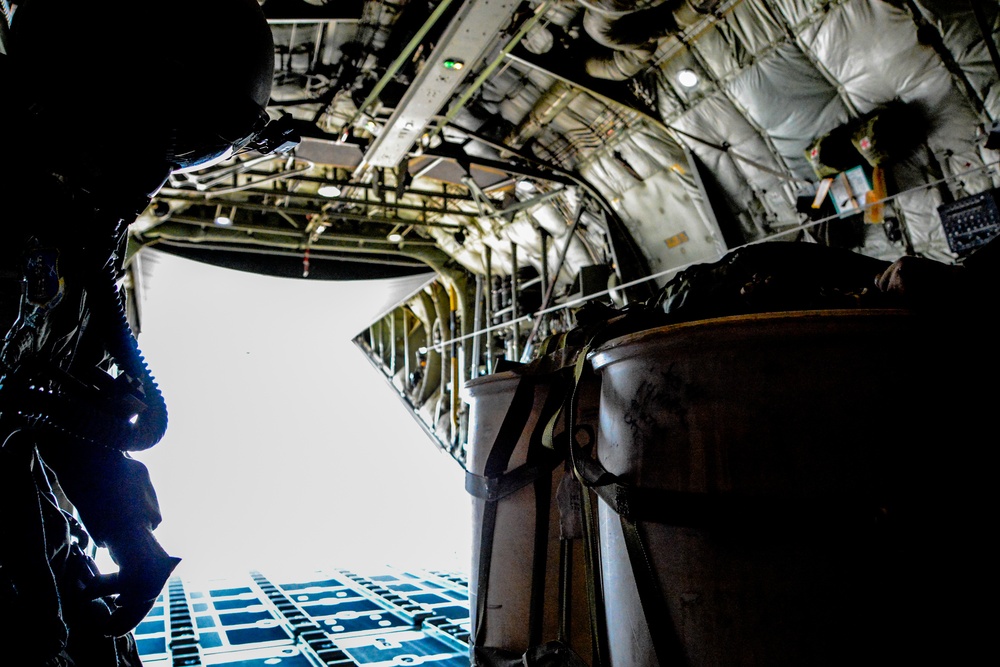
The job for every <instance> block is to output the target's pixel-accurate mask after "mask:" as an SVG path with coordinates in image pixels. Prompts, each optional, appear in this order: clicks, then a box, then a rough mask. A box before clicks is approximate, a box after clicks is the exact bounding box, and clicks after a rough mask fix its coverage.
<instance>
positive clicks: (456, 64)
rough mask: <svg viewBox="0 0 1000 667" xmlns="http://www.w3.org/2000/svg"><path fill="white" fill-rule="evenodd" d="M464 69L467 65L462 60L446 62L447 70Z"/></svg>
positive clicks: (448, 60) (449, 59)
mask: <svg viewBox="0 0 1000 667" xmlns="http://www.w3.org/2000/svg"><path fill="white" fill-rule="evenodd" d="M463 67H465V63H463V62H462V61H461V60H452V59H451V58H448V59H447V60H445V61H444V68H445V69H462V68H463Z"/></svg>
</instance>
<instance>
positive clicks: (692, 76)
mask: <svg viewBox="0 0 1000 667" xmlns="http://www.w3.org/2000/svg"><path fill="white" fill-rule="evenodd" d="M677 83H679V84H681V85H682V86H684V87H685V88H694V87H695V86H697V85H698V75H697V74H696V73H695V71H694V70H693V69H682V70H681V71H680V72H678V73H677Z"/></svg>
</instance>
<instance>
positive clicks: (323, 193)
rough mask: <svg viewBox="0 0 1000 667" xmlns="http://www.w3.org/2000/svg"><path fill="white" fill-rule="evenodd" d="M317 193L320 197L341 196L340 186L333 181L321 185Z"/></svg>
mask: <svg viewBox="0 0 1000 667" xmlns="http://www.w3.org/2000/svg"><path fill="white" fill-rule="evenodd" d="M316 194H318V195H319V196H320V197H339V196H340V188H338V187H337V186H336V185H333V184H332V183H328V184H327V185H321V186H320V187H319V190H317V191H316Z"/></svg>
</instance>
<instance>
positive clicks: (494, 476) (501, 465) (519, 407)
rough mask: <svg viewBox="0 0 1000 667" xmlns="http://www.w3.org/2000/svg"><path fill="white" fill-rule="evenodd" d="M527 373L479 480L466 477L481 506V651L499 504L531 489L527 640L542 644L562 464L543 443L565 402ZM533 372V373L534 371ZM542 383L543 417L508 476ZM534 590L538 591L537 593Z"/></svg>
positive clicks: (557, 387) (555, 386)
mask: <svg viewBox="0 0 1000 667" xmlns="http://www.w3.org/2000/svg"><path fill="white" fill-rule="evenodd" d="M532 370H533V369H532V368H528V369H526V370H525V372H523V373H522V374H521V375H520V376H519V378H518V383H517V387H516V388H515V390H514V396H513V398H512V399H511V404H510V406H509V407H508V409H507V413H506V415H504V420H503V422H502V423H501V425H500V429H499V430H498V432H497V436H496V438H495V439H494V442H493V446H492V448H491V449H490V453H489V455H488V456H487V459H486V464H485V466H484V469H483V475H481V476H480V475H476V474H473V473H472V472H467V473H466V478H465V488H466V490H467V491H468V492H469V493H470V494H472V495H473V496H476V497H478V498H482V499H483V500H484V501H485V503H484V507H483V520H482V526H481V529H480V552H479V570H478V572H477V581H478V588H477V606H476V609H477V623H476V628H475V632H476V634H475V642H474V644H475V646H483V642H484V641H485V636H486V632H485V630H486V613H487V606H486V602H487V599H488V597H489V578H490V567H491V564H492V556H493V543H494V539H495V532H496V518H497V507H498V503H499V502H500V501H501V500H502V499H504V498H506V497H507V496H509V495H511V494H512V493H514V492H516V491H518V490H520V489H522V488H524V487H526V486H528V485H529V484H534V485H535V498H536V508H535V509H536V512H535V514H536V518H535V537H534V544H535V550H534V555H533V567H532V578H533V581H532V588H531V589H532V591H533V593H532V599H531V604H530V607H529V610H530V611H529V613H530V618H529V626H528V627H529V636H530V638H531V640H532V641H533V642H538V643H540V642H541V634H542V626H543V620H544V619H543V607H544V602H545V600H544V586H537V585H536V582H537V581H541V582H542V583H543V584H544V577H545V572H546V567H545V566H546V558H547V547H548V530H549V525H548V521H549V504H550V502H551V498H550V495H551V487H552V472H553V471H554V470H555V468H556V466H558V465H559V463H560V462H561V461H563V460H565V449H564V448H557V447H556V446H555V444H556V443H553V446H552V447H547V446H545V445H544V444H543V439H542V431H543V430H544V428H545V425H546V424H548V423H549V421H550V415H552V414H554V413H558V411H559V407H560V406H561V405H562V402H563V398H562V392H561V388H562V385H561V383H560V382H559V381H558V378H557V377H556V376H553V375H549V374H546V373H540V372H532ZM534 370H535V371H537V369H534ZM542 380H544V381H545V382H546V383H548V384H549V385H550V386H549V394H548V396H547V398H546V401H545V404H544V406H543V408H542V413H541V415H539V419H538V421H537V423H536V426H535V429H534V430H533V432H532V434H531V435H530V436H529V441H528V452H527V460H526V462H525V463H524V464H522V465H521V466H518V467H517V468H515V469H514V470H511V471H506V468H507V466H508V465H509V463H510V458H511V456H512V455H513V453H514V450H515V448H516V447H517V443H518V442H519V441H520V439H521V437H522V435H523V434H524V429H525V425H526V424H527V423H528V420H529V418H530V416H531V411H532V408H533V407H534V399H535V390H536V388H537V387H538V385H539V383H540V382H541V381H542ZM537 588H541V589H542V590H541V591H540V592H539V591H536V589H537Z"/></svg>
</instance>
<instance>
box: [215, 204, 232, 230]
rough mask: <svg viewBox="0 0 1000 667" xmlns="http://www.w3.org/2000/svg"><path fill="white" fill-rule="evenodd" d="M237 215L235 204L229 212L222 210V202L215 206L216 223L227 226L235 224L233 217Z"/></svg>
mask: <svg viewBox="0 0 1000 667" xmlns="http://www.w3.org/2000/svg"><path fill="white" fill-rule="evenodd" d="M235 217H236V207H235V206H233V207H232V208H231V209H229V213H228V214H226V213H223V212H222V205H221V204H220V205H219V206H216V207H215V224H217V225H221V226H223V227H226V226H228V225H231V224H233V218H235Z"/></svg>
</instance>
